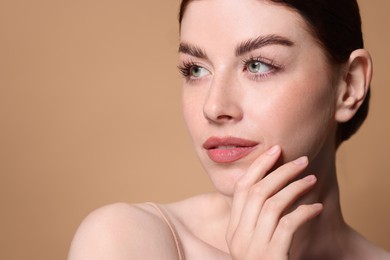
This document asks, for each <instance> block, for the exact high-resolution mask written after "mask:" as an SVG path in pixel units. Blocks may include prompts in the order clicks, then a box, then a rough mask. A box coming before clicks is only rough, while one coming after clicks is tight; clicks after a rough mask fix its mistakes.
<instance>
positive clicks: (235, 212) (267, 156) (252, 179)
mask: <svg viewBox="0 0 390 260" xmlns="http://www.w3.org/2000/svg"><path fill="white" fill-rule="evenodd" d="M280 152H281V148H280V146H278V145H276V146H273V147H271V148H270V149H269V150H268V151H267V152H265V153H264V154H262V155H261V156H260V157H259V158H258V159H256V161H255V162H254V163H253V164H252V165H251V166H250V167H249V169H248V172H247V173H246V174H245V175H244V176H242V178H241V179H240V180H239V181H238V182H237V184H236V187H235V193H234V197H233V204H232V212H231V216H230V222H229V228H228V230H227V234H226V236H227V239H228V240H229V241H230V240H231V238H232V236H233V235H234V233H235V232H236V229H237V226H238V224H239V222H240V219H241V214H242V211H243V208H244V205H245V203H246V199H247V196H248V192H249V189H250V188H251V187H252V186H253V185H254V184H255V183H256V182H258V181H259V180H260V179H262V178H263V177H264V176H265V175H266V174H267V173H268V171H269V170H271V168H272V167H273V166H274V164H275V163H276V161H277V160H278V158H279V156H280Z"/></svg>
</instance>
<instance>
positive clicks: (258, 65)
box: [242, 57, 283, 80]
mask: <svg viewBox="0 0 390 260" xmlns="http://www.w3.org/2000/svg"><path fill="white" fill-rule="evenodd" d="M242 63H243V71H245V72H247V74H248V76H249V77H250V78H251V79H253V80H261V79H264V78H267V77H269V76H271V75H273V74H275V73H277V72H280V71H281V70H282V69H283V67H282V66H281V65H278V64H276V63H274V62H273V61H272V60H270V59H265V58H262V57H251V58H249V59H245V60H243V61H242Z"/></svg>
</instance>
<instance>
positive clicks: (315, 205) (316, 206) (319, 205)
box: [313, 203, 324, 210]
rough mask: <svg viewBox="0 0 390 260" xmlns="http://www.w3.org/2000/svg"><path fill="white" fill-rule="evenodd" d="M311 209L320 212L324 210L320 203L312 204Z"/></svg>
mask: <svg viewBox="0 0 390 260" xmlns="http://www.w3.org/2000/svg"><path fill="white" fill-rule="evenodd" d="M313 207H314V209H316V210H322V209H323V208H324V205H322V203H315V204H313Z"/></svg>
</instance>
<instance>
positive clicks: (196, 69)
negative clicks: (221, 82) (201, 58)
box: [189, 65, 210, 78]
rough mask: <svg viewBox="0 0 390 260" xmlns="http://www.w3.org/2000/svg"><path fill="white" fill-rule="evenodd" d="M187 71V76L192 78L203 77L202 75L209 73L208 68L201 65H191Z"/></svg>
mask: <svg viewBox="0 0 390 260" xmlns="http://www.w3.org/2000/svg"><path fill="white" fill-rule="evenodd" d="M189 72H190V73H189V76H190V77H193V78H201V77H204V76H206V75H208V74H210V73H209V71H208V70H206V69H205V68H203V67H200V66H197V65H193V66H191V68H190V71H189Z"/></svg>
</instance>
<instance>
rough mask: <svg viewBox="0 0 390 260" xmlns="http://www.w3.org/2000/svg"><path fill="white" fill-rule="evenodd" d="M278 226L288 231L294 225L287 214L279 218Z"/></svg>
mask: <svg viewBox="0 0 390 260" xmlns="http://www.w3.org/2000/svg"><path fill="white" fill-rule="evenodd" d="M279 226H280V228H281V229H283V230H284V231H290V230H292V229H293V227H294V223H293V221H292V220H291V219H290V218H289V217H287V216H284V217H282V218H281V219H280V221H279Z"/></svg>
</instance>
